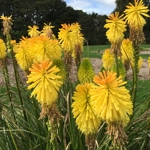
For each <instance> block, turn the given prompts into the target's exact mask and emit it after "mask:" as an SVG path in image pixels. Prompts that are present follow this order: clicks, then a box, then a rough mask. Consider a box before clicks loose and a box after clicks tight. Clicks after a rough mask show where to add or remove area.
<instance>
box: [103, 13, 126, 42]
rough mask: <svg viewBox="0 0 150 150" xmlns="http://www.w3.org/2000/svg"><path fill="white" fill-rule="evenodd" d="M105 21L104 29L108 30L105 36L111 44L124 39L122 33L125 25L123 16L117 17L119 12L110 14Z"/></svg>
mask: <svg viewBox="0 0 150 150" xmlns="http://www.w3.org/2000/svg"><path fill="white" fill-rule="evenodd" d="M108 18H109V19H106V24H105V26H104V27H105V28H106V29H108V31H107V32H106V36H107V38H108V40H109V41H110V42H111V43H118V42H120V41H122V39H123V38H124V34H123V32H125V31H126V24H125V21H124V20H123V15H121V16H119V12H115V13H114V14H110V15H109V16H108Z"/></svg>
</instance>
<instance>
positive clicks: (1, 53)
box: [0, 39, 7, 59]
mask: <svg viewBox="0 0 150 150" xmlns="http://www.w3.org/2000/svg"><path fill="white" fill-rule="evenodd" d="M6 49H7V48H6V45H5V43H4V41H3V40H2V39H0V59H3V58H4V57H6V54H7V53H6Z"/></svg>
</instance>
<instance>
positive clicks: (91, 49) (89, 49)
mask: <svg viewBox="0 0 150 150" xmlns="http://www.w3.org/2000/svg"><path fill="white" fill-rule="evenodd" d="M107 48H110V45H92V46H84V50H83V57H89V58H102V54H103V51H104V50H105V49H107ZM141 50H142V51H150V45H142V46H141ZM140 56H141V57H142V58H143V59H148V57H149V56H150V54H141V55H140Z"/></svg>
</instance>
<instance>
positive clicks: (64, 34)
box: [58, 24, 74, 51]
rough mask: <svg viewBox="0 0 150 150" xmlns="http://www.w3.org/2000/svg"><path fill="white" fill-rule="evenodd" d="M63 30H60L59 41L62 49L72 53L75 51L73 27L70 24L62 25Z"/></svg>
mask: <svg viewBox="0 0 150 150" xmlns="http://www.w3.org/2000/svg"><path fill="white" fill-rule="evenodd" d="M61 26H62V28H61V29H59V30H60V31H59V33H58V39H59V40H60V41H59V42H60V44H61V46H62V48H63V49H64V50H66V51H72V50H73V49H74V44H73V40H72V34H71V31H72V27H71V25H70V24H68V25H67V24H62V25H61Z"/></svg>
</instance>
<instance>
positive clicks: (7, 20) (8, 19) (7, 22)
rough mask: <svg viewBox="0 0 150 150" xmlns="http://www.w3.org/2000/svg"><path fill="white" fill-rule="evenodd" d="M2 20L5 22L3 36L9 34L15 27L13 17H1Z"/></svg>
mask: <svg viewBox="0 0 150 150" xmlns="http://www.w3.org/2000/svg"><path fill="white" fill-rule="evenodd" d="M0 19H2V20H3V34H4V35H6V34H7V33H9V31H10V30H11V26H12V25H13V23H12V21H13V20H12V16H10V17H5V16H1V17H0Z"/></svg>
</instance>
